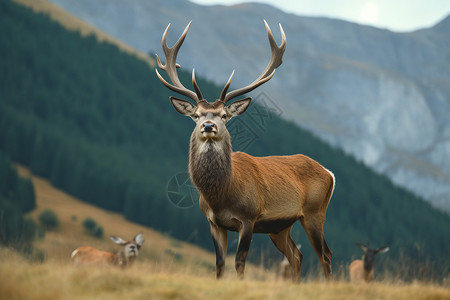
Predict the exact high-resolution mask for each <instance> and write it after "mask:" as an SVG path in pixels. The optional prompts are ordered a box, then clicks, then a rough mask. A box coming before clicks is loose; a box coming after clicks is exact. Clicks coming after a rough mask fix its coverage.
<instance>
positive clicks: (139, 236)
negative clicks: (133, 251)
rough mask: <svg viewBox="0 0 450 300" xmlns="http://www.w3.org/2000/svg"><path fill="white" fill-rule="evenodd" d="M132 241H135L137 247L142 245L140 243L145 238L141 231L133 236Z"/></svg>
mask: <svg viewBox="0 0 450 300" xmlns="http://www.w3.org/2000/svg"><path fill="white" fill-rule="evenodd" d="M134 241H135V242H136V244H138V245H139V247H141V246H142V244H144V241H145V239H144V238H143V237H142V233H138V234H137V235H136V236H135V237H134Z"/></svg>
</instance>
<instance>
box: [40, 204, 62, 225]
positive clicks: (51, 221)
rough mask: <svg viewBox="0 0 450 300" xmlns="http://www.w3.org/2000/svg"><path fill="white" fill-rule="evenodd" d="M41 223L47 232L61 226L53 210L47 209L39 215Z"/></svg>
mask: <svg viewBox="0 0 450 300" xmlns="http://www.w3.org/2000/svg"><path fill="white" fill-rule="evenodd" d="M39 222H40V223H41V225H42V226H43V227H44V228H45V229H47V230H52V229H55V228H57V227H58V226H59V219H58V216H57V215H56V213H55V212H54V211H53V210H51V209H47V210H45V211H43V212H42V213H41V214H40V215H39Z"/></svg>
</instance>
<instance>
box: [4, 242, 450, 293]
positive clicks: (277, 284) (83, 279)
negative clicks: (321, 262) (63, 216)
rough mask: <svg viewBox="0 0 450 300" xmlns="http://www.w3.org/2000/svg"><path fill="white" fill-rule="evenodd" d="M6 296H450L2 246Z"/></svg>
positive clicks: (417, 287) (406, 287)
mask: <svg viewBox="0 0 450 300" xmlns="http://www.w3.org/2000/svg"><path fill="white" fill-rule="evenodd" d="M0 257H1V261H0V297H1V298H2V299H11V300H14V299H30V300H32V299H46V300H49V299H50V300H51V299H124V298H126V299H217V300H220V299H346V300H352V299H399V300H401V299H407V300H411V299H450V290H449V289H446V288H444V287H441V286H433V285H423V284H419V283H413V284H395V285H394V284H388V283H373V284H351V283H348V282H344V281H336V282H329V283H327V282H321V281H310V282H306V283H301V284H292V283H289V282H284V281H280V280H276V279H266V280H255V279H251V278H250V279H245V280H243V281H239V280H237V279H236V278H234V277H233V278H231V277H226V278H225V279H224V280H219V281H218V280H215V279H214V278H213V276H211V274H205V273H204V272H199V271H198V269H197V270H196V269H193V268H188V269H182V270H177V271H170V270H168V269H166V268H165V267H161V266H160V267H159V268H155V265H154V264H152V263H150V262H148V261H143V262H140V263H139V264H135V265H134V266H133V267H131V268H129V269H126V270H120V269H117V268H113V267H104V268H92V267H78V268H77V267H72V266H70V265H69V264H62V263H56V262H47V263H44V264H30V263H29V262H27V261H26V260H24V259H22V258H20V257H19V256H17V254H15V253H14V252H12V251H10V250H8V249H5V248H0Z"/></svg>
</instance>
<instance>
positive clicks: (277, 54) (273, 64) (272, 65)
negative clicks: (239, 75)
mask: <svg viewBox="0 0 450 300" xmlns="http://www.w3.org/2000/svg"><path fill="white" fill-rule="evenodd" d="M264 24H265V26H266V30H267V36H268V38H269V44H270V49H271V56H270V61H269V64H268V65H267V67H266V69H265V70H264V72H262V74H261V75H260V76H259V77H258V78H257V79H256V80H255V81H253V82H252V83H251V84H249V85H248V86H246V87H243V88H240V89H237V90H234V91H231V92H229V93H226V91H227V90H228V87H229V86H230V83H231V78H232V77H233V74H232V76H230V79H229V80H228V82H227V84H226V85H225V87H224V89H223V90H222V93H221V94H220V100H221V101H223V102H225V103H227V102H228V101H229V100H231V99H233V98H235V97H238V96H240V95H242V94H245V93H248V92H250V91H252V90H254V89H256V88H257V87H259V86H260V85H262V84H264V83H266V82H267V81H269V80H270V79H271V78H272V77H273V75H274V74H275V70H276V69H277V68H278V67H279V66H280V65H281V63H282V62H283V60H282V58H283V54H284V51H285V50H286V35H285V34H284V30H283V27H282V26H281V24H279V25H280V32H281V44H280V46H279V47H278V45H277V43H276V42H275V39H274V37H273V34H272V31H271V30H270V27H269V25H268V24H267V22H266V20H264ZM233 73H234V72H233ZM225 93H226V94H225Z"/></svg>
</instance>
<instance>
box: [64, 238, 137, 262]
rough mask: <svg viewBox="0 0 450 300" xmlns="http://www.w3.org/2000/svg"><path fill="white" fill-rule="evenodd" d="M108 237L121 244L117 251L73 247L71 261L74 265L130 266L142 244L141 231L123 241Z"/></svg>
mask: <svg viewBox="0 0 450 300" xmlns="http://www.w3.org/2000/svg"><path fill="white" fill-rule="evenodd" d="M110 239H111V240H112V241H113V242H114V243H116V244H118V245H121V246H122V248H121V249H120V250H119V252H117V253H115V254H114V253H111V252H106V251H101V250H98V249H96V248H94V247H91V246H83V247H80V248H77V249H75V250H74V251H73V252H72V255H71V262H72V263H73V264H74V265H91V264H95V265H97V264H99V265H101V264H105V265H106V264H110V265H116V266H120V267H127V266H130V265H131V264H132V263H133V262H134V260H135V259H136V256H137V255H138V253H139V249H140V248H141V246H142V244H144V238H143V237H142V233H139V234H137V235H136V236H135V237H134V239H133V240H132V241H124V240H123V239H122V238H120V237H117V236H110Z"/></svg>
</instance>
